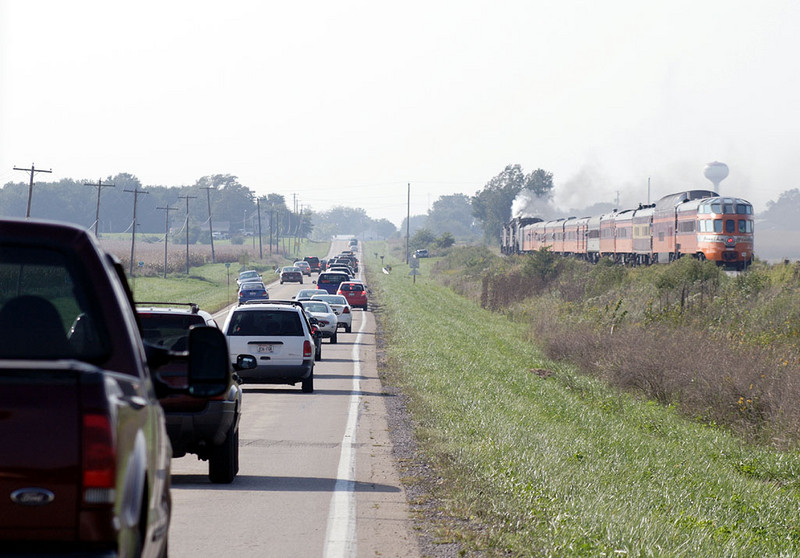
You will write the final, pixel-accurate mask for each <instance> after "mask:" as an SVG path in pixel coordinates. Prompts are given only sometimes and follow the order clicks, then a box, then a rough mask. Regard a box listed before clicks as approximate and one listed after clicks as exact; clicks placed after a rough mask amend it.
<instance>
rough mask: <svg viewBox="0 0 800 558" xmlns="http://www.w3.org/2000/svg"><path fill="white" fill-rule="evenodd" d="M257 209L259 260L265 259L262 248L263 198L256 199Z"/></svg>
mask: <svg viewBox="0 0 800 558" xmlns="http://www.w3.org/2000/svg"><path fill="white" fill-rule="evenodd" d="M256 209H257V210H258V259H259V260H263V259H264V249H263V247H262V246H261V198H256Z"/></svg>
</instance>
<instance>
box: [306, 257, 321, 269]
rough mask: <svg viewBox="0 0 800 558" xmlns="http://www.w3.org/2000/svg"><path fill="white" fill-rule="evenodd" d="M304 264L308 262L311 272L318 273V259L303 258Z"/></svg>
mask: <svg viewBox="0 0 800 558" xmlns="http://www.w3.org/2000/svg"><path fill="white" fill-rule="evenodd" d="M303 261H304V262H308V266H309V267H310V268H311V272H312V273H313V272H314V271H316V272H317V273H319V272H320V265H319V258H318V257H316V256H306V257H305V258H303Z"/></svg>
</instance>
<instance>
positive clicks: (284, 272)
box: [281, 265, 303, 285]
mask: <svg viewBox="0 0 800 558" xmlns="http://www.w3.org/2000/svg"><path fill="white" fill-rule="evenodd" d="M284 283H300V284H301V285H302V284H303V272H302V271H300V268H299V267H296V266H293V265H290V266H286V267H284V268H282V269H281V285H283V284H284Z"/></svg>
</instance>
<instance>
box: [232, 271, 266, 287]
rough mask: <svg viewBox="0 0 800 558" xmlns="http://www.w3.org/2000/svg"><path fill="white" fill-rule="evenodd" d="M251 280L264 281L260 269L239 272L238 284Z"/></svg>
mask: <svg viewBox="0 0 800 558" xmlns="http://www.w3.org/2000/svg"><path fill="white" fill-rule="evenodd" d="M250 281H263V278H262V277H261V274H260V273H259V272H258V271H255V270H253V269H249V270H247V271H242V272H241V273H240V274H239V277H238V278H237V279H236V284H237V285H241V284H242V283H247V282H250Z"/></svg>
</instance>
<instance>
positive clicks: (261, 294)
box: [239, 281, 269, 304]
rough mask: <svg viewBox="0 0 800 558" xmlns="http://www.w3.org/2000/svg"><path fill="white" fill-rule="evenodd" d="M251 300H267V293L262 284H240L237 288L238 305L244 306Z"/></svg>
mask: <svg viewBox="0 0 800 558" xmlns="http://www.w3.org/2000/svg"><path fill="white" fill-rule="evenodd" d="M251 300H269V292H268V291H267V287H266V286H265V285H264V283H262V282H260V281H259V282H255V281H253V282H250V283H242V284H241V286H240V287H239V304H245V303H247V302H250V301H251Z"/></svg>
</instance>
